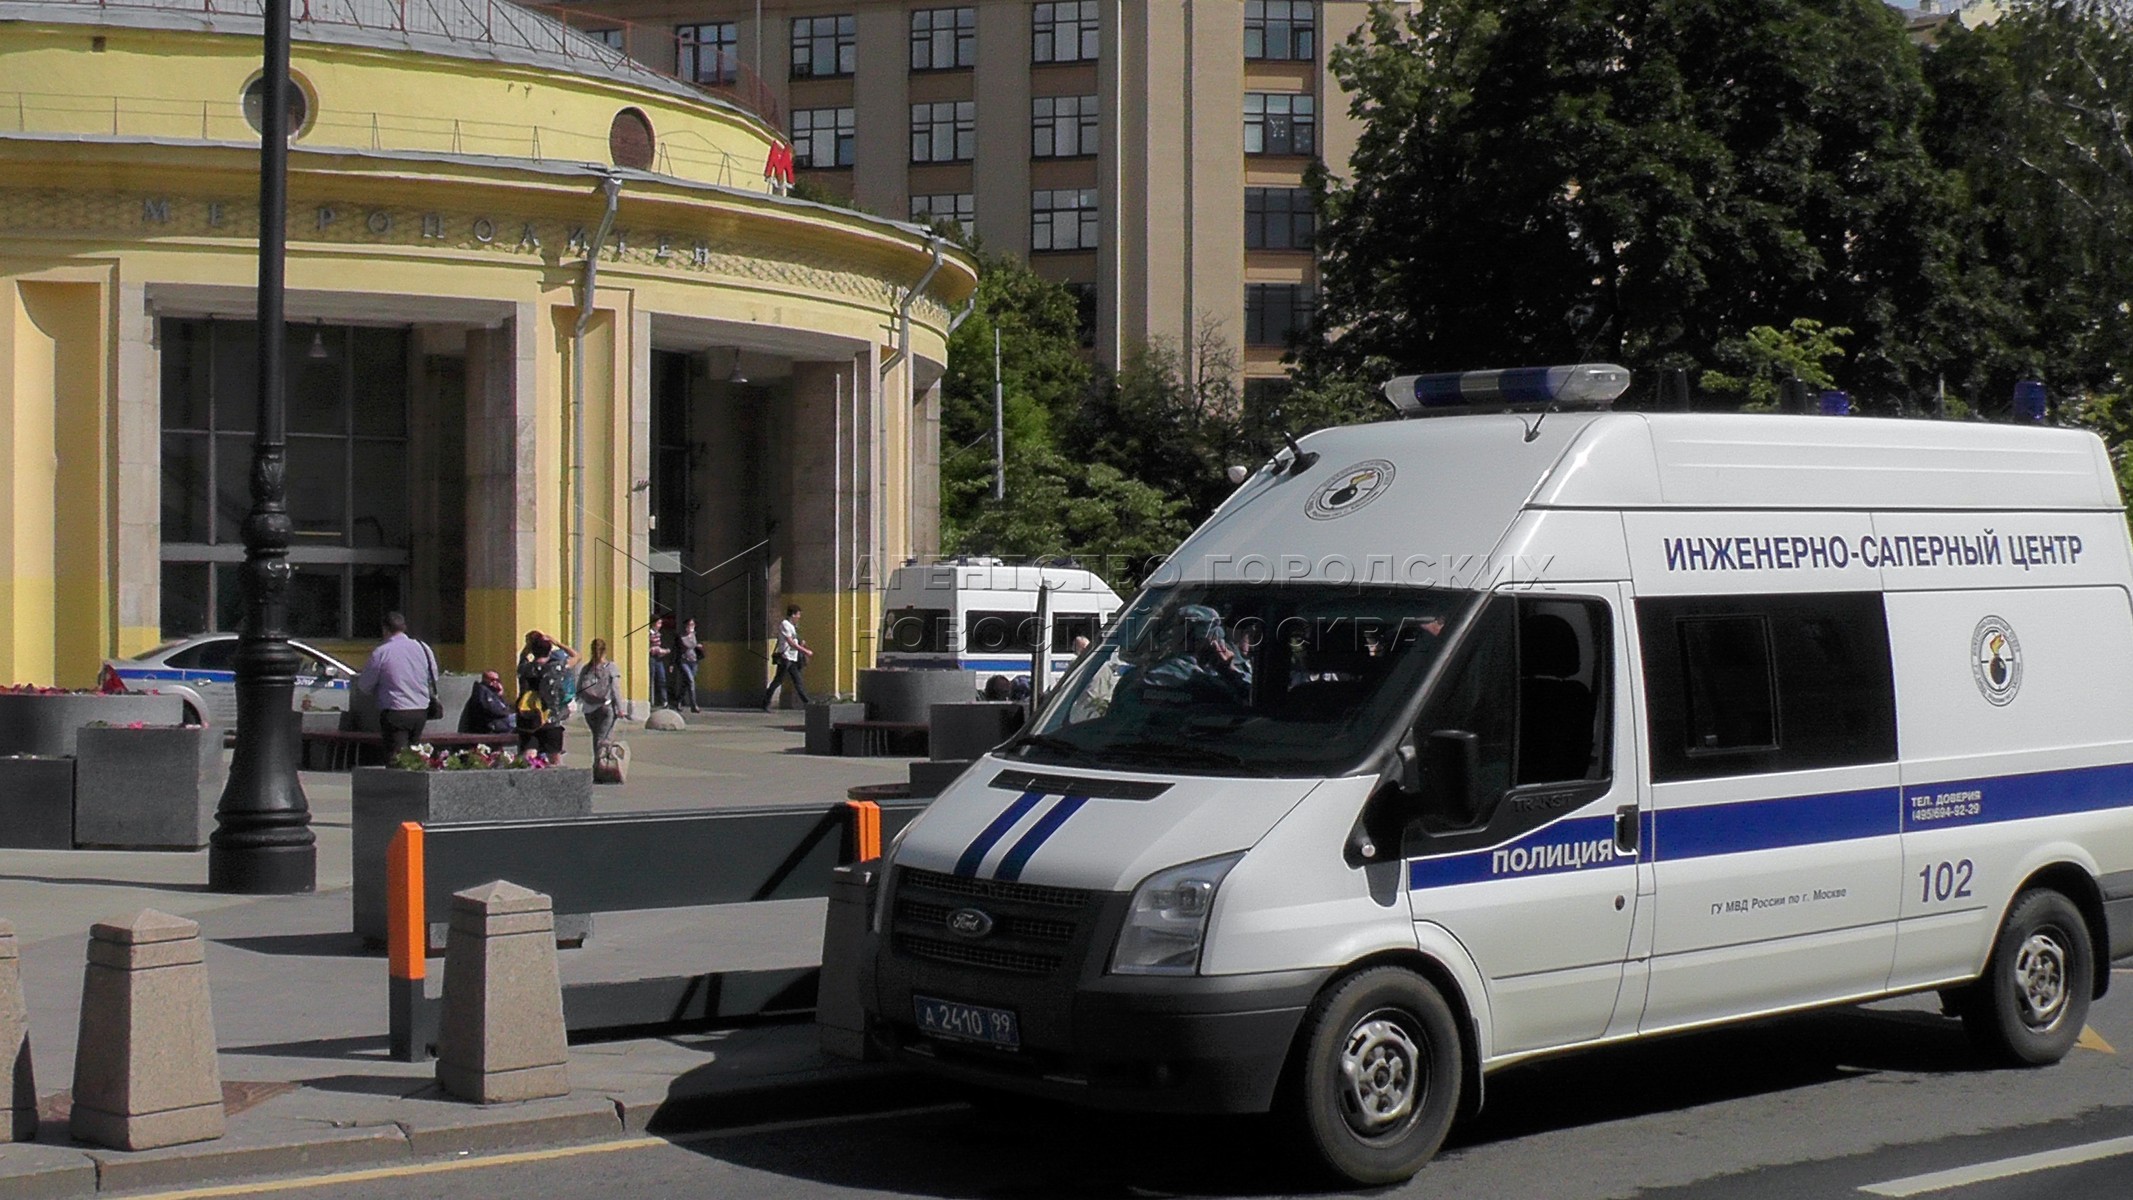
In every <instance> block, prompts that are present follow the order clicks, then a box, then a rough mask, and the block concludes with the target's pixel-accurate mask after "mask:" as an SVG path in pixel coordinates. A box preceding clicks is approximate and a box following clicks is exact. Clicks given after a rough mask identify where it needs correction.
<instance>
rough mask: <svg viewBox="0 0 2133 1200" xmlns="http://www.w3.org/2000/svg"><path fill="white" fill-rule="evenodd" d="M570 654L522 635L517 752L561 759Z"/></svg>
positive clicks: (543, 640) (570, 680) (545, 641)
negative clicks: (523, 648)
mask: <svg viewBox="0 0 2133 1200" xmlns="http://www.w3.org/2000/svg"><path fill="white" fill-rule="evenodd" d="M571 657H572V655H571V652H570V650H569V649H568V648H567V647H564V646H560V645H558V644H556V642H555V641H554V640H553V639H550V638H548V637H546V636H544V635H542V634H541V633H539V632H534V633H529V634H527V635H526V649H525V652H524V653H523V654H521V655H520V656H519V662H518V706H517V708H518V751H519V753H520V754H525V753H527V752H529V751H535V750H537V751H539V752H540V755H541V757H542V758H545V759H548V760H550V761H559V760H561V759H562V757H563V718H564V717H565V716H567V715H568V714H569V711H570V692H571V690H572V688H571V684H572V683H573V682H574V679H573V676H572V674H571V670H570V660H571Z"/></svg>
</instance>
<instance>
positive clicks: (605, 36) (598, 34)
mask: <svg viewBox="0 0 2133 1200" xmlns="http://www.w3.org/2000/svg"><path fill="white" fill-rule="evenodd" d="M585 36H586V37H589V38H591V39H592V40H594V41H596V42H598V43H600V44H601V45H603V46H605V47H607V48H608V49H610V50H620V49H622V28H621V27H620V26H616V27H615V28H613V29H588V30H586V31H585Z"/></svg>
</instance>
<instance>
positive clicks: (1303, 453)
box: [1267, 408, 1318, 475]
mask: <svg viewBox="0 0 2133 1200" xmlns="http://www.w3.org/2000/svg"><path fill="white" fill-rule="evenodd" d="M1267 417H1268V419H1270V420H1272V421H1273V423H1274V428H1276V429H1279V430H1280V431H1281V440H1282V441H1284V442H1287V443H1288V444H1289V466H1288V469H1287V471H1286V472H1285V473H1286V474H1289V475H1301V474H1303V473H1304V472H1305V471H1308V470H1310V469H1311V464H1312V463H1315V462H1317V461H1318V455H1317V454H1316V453H1315V452H1313V451H1310V450H1306V449H1304V448H1303V446H1302V445H1301V444H1300V443H1298V442H1297V440H1296V435H1295V434H1293V433H1290V432H1289V423H1288V419H1287V417H1286V416H1285V415H1284V414H1283V413H1282V411H1281V410H1280V409H1278V408H1277V409H1275V410H1274V411H1272V412H1270V413H1268V414H1267Z"/></svg>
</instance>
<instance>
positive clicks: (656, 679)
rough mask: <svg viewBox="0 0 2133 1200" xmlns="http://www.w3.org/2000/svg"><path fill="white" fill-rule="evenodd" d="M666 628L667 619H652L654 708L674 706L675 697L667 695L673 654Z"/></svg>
mask: <svg viewBox="0 0 2133 1200" xmlns="http://www.w3.org/2000/svg"><path fill="white" fill-rule="evenodd" d="M666 627H667V619H666V618H665V617H654V618H652V629H651V654H652V707H654V708H672V707H673V706H674V705H673V697H672V696H670V695H668V694H667V692H668V689H669V687H670V686H671V685H670V684H669V683H668V681H667V657H668V655H669V654H670V653H671V652H670V651H669V650H668V648H667V633H666Z"/></svg>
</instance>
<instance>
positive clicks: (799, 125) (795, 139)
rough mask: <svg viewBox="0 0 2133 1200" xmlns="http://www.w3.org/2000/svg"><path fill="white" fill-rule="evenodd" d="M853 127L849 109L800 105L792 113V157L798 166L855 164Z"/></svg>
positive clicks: (844, 165)
mask: <svg viewBox="0 0 2133 1200" xmlns="http://www.w3.org/2000/svg"><path fill="white" fill-rule="evenodd" d="M853 133H854V126H853V124H852V110H851V109H849V108H799V109H794V110H793V114H792V160H793V165H794V166H796V167H849V166H851V165H852V143H853Z"/></svg>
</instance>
